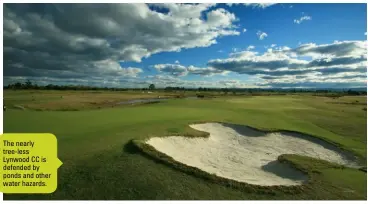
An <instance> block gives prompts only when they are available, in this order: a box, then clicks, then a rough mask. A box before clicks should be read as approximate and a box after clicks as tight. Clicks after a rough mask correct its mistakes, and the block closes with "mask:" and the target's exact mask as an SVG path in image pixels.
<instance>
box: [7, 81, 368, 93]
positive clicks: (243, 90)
mask: <svg viewBox="0 0 368 204" xmlns="http://www.w3.org/2000/svg"><path fill="white" fill-rule="evenodd" d="M4 89H13V90H24V89H33V90H84V91H85V90H95V91H129V90H142V91H145V90H154V89H156V90H164V91H166V92H178V91H179V92H185V91H199V92H222V93H224V94H228V93H232V94H237V93H243V94H244V93H246V94H252V95H257V93H265V92H267V93H283V94H287V93H314V94H316V95H319V94H322V95H328V94H330V95H332V96H333V95H367V91H366V90H364V91H363V90H353V89H340V90H338V89H299V88H298V89H274V88H263V89H262V88H207V87H199V88H185V87H171V86H168V87H165V88H163V89H162V88H156V87H155V85H154V84H150V85H149V86H148V87H147V88H111V87H93V86H83V85H55V84H48V85H44V86H40V85H37V84H35V83H32V82H31V81H30V80H27V81H26V82H25V83H21V82H16V83H13V84H9V85H7V86H4Z"/></svg>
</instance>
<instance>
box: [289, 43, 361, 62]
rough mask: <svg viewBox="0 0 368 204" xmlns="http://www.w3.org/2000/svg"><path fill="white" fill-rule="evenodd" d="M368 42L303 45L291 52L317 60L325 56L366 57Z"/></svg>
mask: <svg viewBox="0 0 368 204" xmlns="http://www.w3.org/2000/svg"><path fill="white" fill-rule="evenodd" d="M367 45H368V44H367V41H335V42H334V43H331V44H322V45H316V44H315V43H307V44H301V45H300V46H299V47H297V48H295V49H292V50H290V52H293V53H296V54H298V55H302V56H311V57H315V58H319V57H323V56H335V57H341V56H360V55H366V52H367V51H366V48H367Z"/></svg>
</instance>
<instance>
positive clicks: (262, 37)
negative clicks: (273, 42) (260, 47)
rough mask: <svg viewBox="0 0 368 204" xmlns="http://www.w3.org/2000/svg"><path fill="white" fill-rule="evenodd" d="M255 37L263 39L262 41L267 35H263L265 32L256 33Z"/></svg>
mask: <svg viewBox="0 0 368 204" xmlns="http://www.w3.org/2000/svg"><path fill="white" fill-rule="evenodd" d="M257 36H258V38H259V39H260V40H263V39H264V38H266V37H267V36H268V35H267V33H265V32H262V31H258V32H257Z"/></svg>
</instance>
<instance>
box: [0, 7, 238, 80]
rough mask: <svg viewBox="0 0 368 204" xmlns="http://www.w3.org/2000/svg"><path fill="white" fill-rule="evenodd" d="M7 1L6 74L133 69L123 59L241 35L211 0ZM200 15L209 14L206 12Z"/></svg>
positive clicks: (120, 73) (124, 73)
mask: <svg viewBox="0 0 368 204" xmlns="http://www.w3.org/2000/svg"><path fill="white" fill-rule="evenodd" d="M158 6H159V7H163V8H166V9H167V11H168V12H166V13H162V12H158V11H156V10H155V9H153V8H152V6H150V7H149V6H147V5H146V4H4V22H3V28H4V31H3V34H4V35H3V36H4V40H3V42H4V75H5V76H12V77H15V76H23V77H47V76H48V77H54V78H63V79H66V78H69V77H73V78H85V77H92V76H99V77H101V78H103V77H109V76H115V77H120V78H121V77H134V76H137V75H138V74H139V73H141V72H142V71H143V70H142V69H140V68H134V67H127V68H122V67H120V64H119V61H136V62H140V61H141V59H142V58H145V57H149V56H151V55H152V54H155V53H159V52H165V51H179V50H181V49H188V48H195V47H207V46H210V45H212V44H214V43H216V39H217V38H218V37H220V36H226V35H237V34H239V32H237V31H236V30H235V28H234V26H233V22H234V21H236V18H235V16H234V14H231V13H229V12H228V11H226V10H224V9H213V10H208V9H209V8H210V7H212V6H213V5H211V4H191V5H189V4H158V5H156V7H158ZM203 15H206V16H207V18H206V19H203Z"/></svg>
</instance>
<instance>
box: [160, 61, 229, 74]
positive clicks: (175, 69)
mask: <svg viewBox="0 0 368 204" xmlns="http://www.w3.org/2000/svg"><path fill="white" fill-rule="evenodd" d="M154 68H155V69H156V70H157V71H159V72H163V73H167V74H170V75H172V76H177V77H181V76H186V75H188V74H193V75H200V76H212V75H214V74H226V73H227V72H228V71H225V70H219V69H215V68H212V67H205V68H201V67H195V66H192V65H190V66H188V67H186V66H183V65H180V64H156V65H154Z"/></svg>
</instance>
